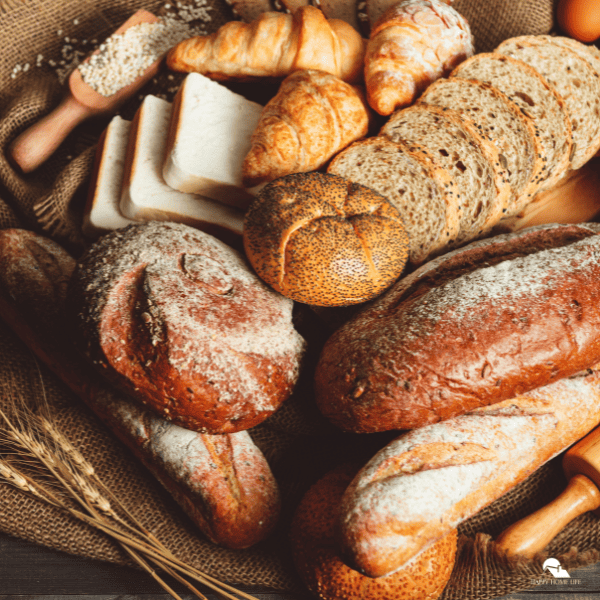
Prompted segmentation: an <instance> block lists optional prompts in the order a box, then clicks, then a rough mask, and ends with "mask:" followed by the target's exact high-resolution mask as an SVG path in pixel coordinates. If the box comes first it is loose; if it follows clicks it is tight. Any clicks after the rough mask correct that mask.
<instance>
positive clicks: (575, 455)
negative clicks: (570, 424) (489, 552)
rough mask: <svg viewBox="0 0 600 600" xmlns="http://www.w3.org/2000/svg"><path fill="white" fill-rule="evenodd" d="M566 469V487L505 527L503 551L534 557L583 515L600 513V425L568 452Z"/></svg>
mask: <svg viewBox="0 0 600 600" xmlns="http://www.w3.org/2000/svg"><path fill="white" fill-rule="evenodd" d="M563 470H564V472H565V475H566V476H567V479H568V480H569V485H568V486H567V488H566V489H565V491H564V492H563V493H562V494H561V495H560V496H559V497H558V498H556V500H554V501H552V502H551V503H550V504H548V505H546V506H545V507H544V508H541V509H540V510H538V511H536V512H534V513H533V514H531V515H529V516H528V517H525V518H524V519H521V520H520V521H518V522H517V523H515V524H514V525H511V526H510V527H509V528H508V529H506V530H505V531H503V532H502V533H501V534H500V536H499V537H498V539H497V540H496V548H497V549H498V550H499V551H500V552H501V553H503V554H506V555H507V556H508V557H516V556H523V557H525V558H533V557H534V556H535V555H536V554H537V553H538V552H540V551H541V550H543V549H544V548H545V547H546V546H547V545H548V544H549V543H550V541H551V540H552V539H553V538H554V537H555V536H556V535H557V534H558V533H559V532H560V531H561V530H562V529H563V527H565V526H566V525H567V524H568V523H570V522H571V521H572V520H573V519H575V518H576V517H578V516H579V515H582V514H583V513H585V512H588V511H589V510H594V511H596V514H597V515H598V516H600V511H598V510H597V509H598V508H599V507H600V491H599V489H598V488H599V487H600V427H598V428H596V429H594V430H593V431H592V432H591V433H589V434H588V435H587V436H586V437H584V438H583V439H582V440H580V441H579V442H578V443H577V444H575V445H574V446H573V447H572V448H571V449H570V450H568V451H567V452H566V454H565V456H564V458H563Z"/></svg>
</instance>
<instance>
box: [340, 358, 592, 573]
mask: <svg viewBox="0 0 600 600" xmlns="http://www.w3.org/2000/svg"><path fill="white" fill-rule="evenodd" d="M456 364H457V365H459V366H460V361H457V363H456ZM599 422H600V374H599V373H598V372H597V371H594V370H591V369H589V370H586V371H585V372H583V373H580V374H578V375H576V376H574V377H571V378H567V379H563V380H561V381H557V382H555V383H553V384H550V385H548V386H545V387H542V388H539V389H537V390H535V391H532V392H528V393H526V394H522V395H519V396H517V397H515V398H511V399H508V400H505V401H504V402H501V403H499V404H496V405H493V406H486V407H482V408H479V409H476V410H474V411H472V412H470V413H468V414H465V415H462V416H460V417H456V418H454V419H451V420H449V421H446V422H444V423H437V424H435V425H430V426H428V427H423V428H421V429H417V430H415V431H411V432H408V433H406V434H404V435H401V436H400V437H399V438H397V439H396V440H395V441H393V442H391V443H390V444H388V445H387V446H386V447H385V448H384V449H383V450H381V451H380V452H378V453H377V454H376V455H375V456H374V457H373V458H372V459H371V460H370V461H369V463H368V464H367V465H366V466H365V467H364V468H363V469H362V470H361V472H360V473H359V474H358V475H357V476H356V478H355V479H354V480H353V482H352V483H351V484H350V486H349V487H348V489H347V491H346V492H345V494H344V498H343V501H342V506H341V509H340V520H339V522H338V527H339V533H340V535H339V540H340V544H341V552H342V555H343V556H345V558H346V559H347V560H348V563H349V564H350V565H351V566H353V567H354V568H356V569H358V570H359V571H360V572H362V573H364V574H366V575H368V576H370V577H380V576H383V575H386V574H387V573H391V572H393V571H395V570H396V569H399V568H400V569H401V568H402V567H403V565H405V564H406V563H407V561H411V560H414V559H415V557H418V556H419V555H420V553H422V552H424V551H427V549H428V548H431V547H432V545H433V544H436V543H438V542H439V540H442V539H443V538H444V537H445V536H447V535H448V534H449V533H451V532H452V531H453V530H454V529H455V528H456V527H457V526H458V525H459V524H460V523H461V522H462V521H464V520H465V519H468V518H469V517H470V516H472V515H474V514H475V513H476V512H478V511H479V510H481V509H482V508H483V507H485V506H487V505H488V504H489V503H491V502H492V501H494V500H495V499H496V498H499V497H500V496H501V495H502V494H504V493H505V492H507V491H508V490H509V489H511V488H512V487H513V486H515V485H516V484H517V483H519V482H521V481H522V480H524V479H525V478H526V477H527V476H528V475H530V474H531V473H533V471H535V470H536V469H537V468H538V467H540V466H541V465H542V464H544V463H545V462H546V461H548V460H550V459H551V458H552V457H553V456H556V455H557V454H559V453H560V452H561V451H563V450H565V449H566V448H568V447H569V446H570V445H571V444H573V443H574V442H576V441H577V440H578V439H580V438H581V437H583V436H584V435H585V434H586V433H588V432H589V431H590V430H592V429H593V428H594V427H595V426H596V425H597V424H598V423H599Z"/></svg>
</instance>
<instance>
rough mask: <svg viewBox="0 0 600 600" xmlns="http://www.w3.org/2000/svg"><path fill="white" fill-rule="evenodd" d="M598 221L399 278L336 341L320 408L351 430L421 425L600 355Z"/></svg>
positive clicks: (319, 384) (449, 259) (320, 374)
mask: <svg viewBox="0 0 600 600" xmlns="http://www.w3.org/2000/svg"><path fill="white" fill-rule="evenodd" d="M599 228H600V226H599V225H596V224H582V225H552V226H545V227H540V228H534V229H529V230H524V231H522V232H519V233H516V234H508V235H502V236H497V237H495V238H490V239H488V240H485V241H481V242H476V243H474V244H471V245H469V246H467V247H465V248H462V249H460V250H457V251H454V252H452V253H449V254H447V255H445V256H442V257H440V258H438V259H436V260H434V261H432V262H430V263H428V264H426V265H424V266H423V267H421V268H420V269H418V270H417V271H415V272H414V273H412V274H411V275H410V276H408V277H406V278H404V279H402V280H400V281H398V282H397V283H396V284H394V286H393V287H392V288H390V290H389V291H388V292H386V294H385V295H383V296H382V297H380V298H379V299H378V300H376V301H375V302H374V303H372V304H371V305H369V306H368V307H367V308H365V309H364V310H363V311H361V312H360V313H358V314H357V315H356V316H355V317H354V318H353V319H351V320H350V321H349V322H348V323H346V324H345V325H344V326H343V327H342V328H340V329H339V330H338V331H336V332H335V333H334V334H333V336H332V337H331V338H330V339H329V340H328V341H327V343H326V345H325V347H324V349H323V352H322V354H321V357H320V360H319V364H318V366H317V370H316V375H315V385H316V396H317V402H318V404H319V407H320V409H321V411H322V412H323V413H324V414H325V415H326V416H327V417H328V418H329V419H330V420H331V421H332V422H333V423H334V424H336V425H338V426H339V427H341V428H342V429H344V430H347V431H354V432H372V431H384V430H391V429H410V428H414V427H420V426H423V425H426V424H429V423H435V422H437V421H440V420H444V419H448V418H450V417H453V416H456V415H458V414H461V413H464V412H467V411H469V410H472V409H474V408H477V407H479V406H484V405H487V404H493V403H495V402H500V401H502V400H505V399H507V398H511V397H513V396H515V395H516V394H519V393H522V392H526V391H528V390H532V389H534V388H536V387H539V386H542V385H546V384H548V383H551V382H553V381H556V380H558V379H560V378H562V377H566V376H569V375H571V374H573V373H576V372H577V371H580V370H581V369H585V368H587V367H590V366H591V365H593V364H595V363H596V362H599V361H600V336H599V335H598V332H599V331H600V286H599V285H598V281H599V280H600V236H597V235H596V234H597V232H598V231H599V230H600V229H599Z"/></svg>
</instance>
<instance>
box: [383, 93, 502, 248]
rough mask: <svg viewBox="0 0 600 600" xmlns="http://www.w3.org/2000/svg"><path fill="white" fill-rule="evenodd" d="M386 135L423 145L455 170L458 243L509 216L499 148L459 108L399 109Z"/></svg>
mask: <svg viewBox="0 0 600 600" xmlns="http://www.w3.org/2000/svg"><path fill="white" fill-rule="evenodd" d="M381 134H382V135H385V136H386V137H388V138H390V139H391V140H392V141H394V142H405V143H407V144H409V145H412V144H415V143H416V144H420V145H421V146H424V147H425V148H426V149H427V150H428V151H429V153H430V155H431V156H432V157H433V160H434V162H435V163H436V164H438V165H439V166H441V167H443V168H444V169H446V170H447V171H448V172H450V173H451V174H452V177H453V179H454V182H455V184H456V189H457V197H458V199H459V201H458V206H459V229H460V231H459V234H458V237H457V239H456V242H457V243H462V242H464V241H467V240H472V239H474V238H476V237H478V236H480V235H481V234H483V233H485V232H487V231H489V230H490V229H491V228H492V227H493V226H494V225H495V224H496V223H497V222H498V221H499V220H500V219H501V218H502V217H503V216H504V214H506V208H507V204H508V200H509V198H510V194H511V189H510V184H509V183H508V174H507V172H506V170H505V169H504V168H503V167H502V165H501V163H500V158H499V153H498V150H497V149H496V147H495V146H494V145H493V144H492V143H491V142H490V141H489V140H488V139H486V138H484V137H483V136H482V135H480V134H479V132H478V130H477V128H476V127H475V126H474V125H472V124H471V123H470V121H468V120H466V119H463V118H462V117H461V116H460V113H459V112H457V111H455V110H452V109H448V108H438V107H437V106H429V105H426V104H417V105H414V106H411V107H408V108H405V109H403V110H399V111H397V112H395V113H394V114H393V115H392V116H391V117H390V119H389V121H388V122H387V123H386V124H385V125H384V126H383V128H382V129H381Z"/></svg>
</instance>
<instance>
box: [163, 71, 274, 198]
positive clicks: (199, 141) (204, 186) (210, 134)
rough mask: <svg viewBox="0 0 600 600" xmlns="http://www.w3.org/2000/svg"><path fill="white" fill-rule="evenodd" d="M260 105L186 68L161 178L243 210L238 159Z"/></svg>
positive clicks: (247, 147) (246, 145)
mask: <svg viewBox="0 0 600 600" xmlns="http://www.w3.org/2000/svg"><path fill="white" fill-rule="evenodd" d="M262 109H263V107H262V106H261V105H260V104H257V103H256V102H250V101H249V100H246V98H244V97H243V96H240V95H239V94H235V93H233V92H231V91H230V90H228V89H227V88H226V87H225V86H224V85H221V84H220V83H217V82H216V81H212V80H211V79H208V77H204V75H200V74H199V73H190V74H189V75H188V76H187V77H186V78H185V80H184V82H183V84H182V85H181V87H180V88H179V91H178V92H177V95H176V96H175V100H174V101H173V112H172V115H171V122H170V126H169V135H168V138H167V144H166V150H165V152H164V163H163V171H162V173H163V177H164V179H165V182H166V183H167V184H168V185H170V186H171V187H172V188H174V189H176V190H179V191H181V192H187V193H190V194H199V195H200V196H205V197H207V198H211V199H212V200H217V201H219V202H222V203H223V204H229V205H231V206H235V207H237V208H241V209H245V208H247V207H248V205H249V204H250V202H251V201H252V199H253V197H254V196H253V195H252V194H251V193H250V192H248V191H247V190H246V189H245V188H244V185H243V183H242V163H243V161H244V157H245V156H246V154H247V153H248V151H249V150H250V138H251V136H252V132H253V131H254V130H255V128H256V125H257V124H258V121H259V118H260V114H261V112H262Z"/></svg>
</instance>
